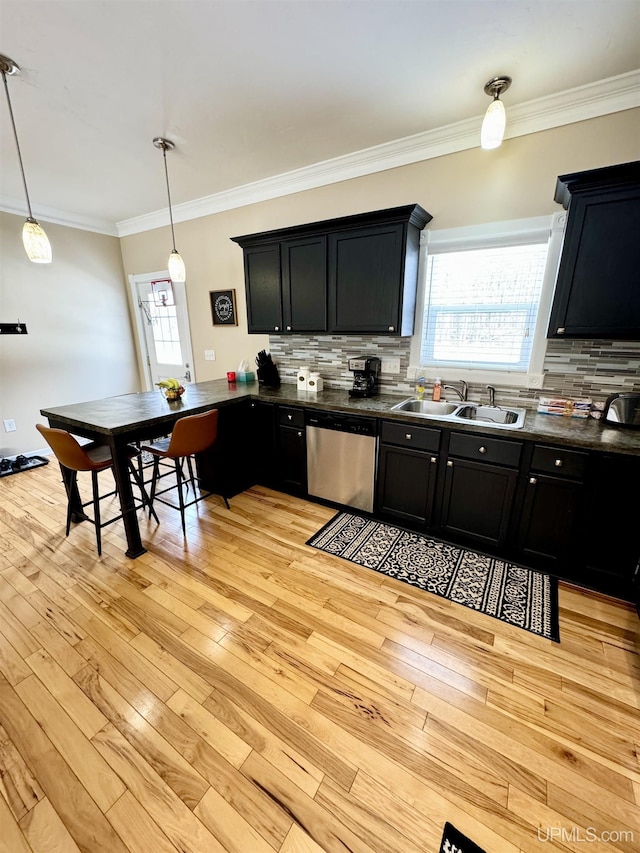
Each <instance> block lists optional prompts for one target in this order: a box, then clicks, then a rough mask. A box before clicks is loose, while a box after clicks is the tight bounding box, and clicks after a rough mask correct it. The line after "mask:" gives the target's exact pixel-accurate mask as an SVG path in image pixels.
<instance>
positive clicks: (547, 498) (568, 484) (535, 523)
mask: <svg viewBox="0 0 640 853" xmlns="http://www.w3.org/2000/svg"><path fill="white" fill-rule="evenodd" d="M523 488H524V501H523V504H522V514H521V516H520V523H519V526H518V534H517V543H516V548H517V553H518V555H520V556H521V557H522V558H523V559H524V558H526V560H527V562H528V564H530V565H532V566H538V567H540V568H543V569H549V570H550V571H554V572H556V573H557V574H560V575H562V576H563V577H566V578H567V579H569V580H571V579H573V580H577V577H576V569H575V566H576V565H577V564H578V562H579V559H580V554H579V545H580V543H579V541H578V540H577V537H576V524H577V521H578V519H579V517H580V509H581V506H582V500H583V495H584V484H583V483H581V482H576V481H574V480H564V479H560V478H558V477H550V476H547V475H545V474H531V475H530V476H529V477H528V479H527V481H526V483H525V484H524V487H523Z"/></svg>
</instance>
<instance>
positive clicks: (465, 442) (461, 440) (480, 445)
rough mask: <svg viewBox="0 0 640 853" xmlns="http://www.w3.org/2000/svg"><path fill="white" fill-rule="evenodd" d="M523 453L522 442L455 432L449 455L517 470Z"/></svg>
mask: <svg viewBox="0 0 640 853" xmlns="http://www.w3.org/2000/svg"><path fill="white" fill-rule="evenodd" d="M521 452H522V442H521V441H504V440H502V439H499V438H487V437H486V436H484V435H468V434H466V433H461V432H454V433H452V434H451V441H450V443H449V454H450V455H451V456H462V457H463V458H465V459H477V460H479V461H481V462H497V463H498V464H499V465H508V466H509V467H511V468H517V467H518V464H519V462H520V453H521Z"/></svg>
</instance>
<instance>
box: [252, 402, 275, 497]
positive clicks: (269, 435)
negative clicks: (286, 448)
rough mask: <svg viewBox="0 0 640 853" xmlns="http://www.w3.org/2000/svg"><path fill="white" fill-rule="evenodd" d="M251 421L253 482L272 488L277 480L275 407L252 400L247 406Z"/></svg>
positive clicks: (271, 404)
mask: <svg viewBox="0 0 640 853" xmlns="http://www.w3.org/2000/svg"><path fill="white" fill-rule="evenodd" d="M249 417H250V420H251V445H250V447H251V450H250V459H251V466H252V470H253V477H252V479H253V482H254V483H259V484H260V485H261V486H269V487H273V486H275V485H276V483H277V480H278V468H277V464H276V461H277V460H276V406H275V404H274V403H265V402H262V401H260V400H252V401H251V403H250V404H249Z"/></svg>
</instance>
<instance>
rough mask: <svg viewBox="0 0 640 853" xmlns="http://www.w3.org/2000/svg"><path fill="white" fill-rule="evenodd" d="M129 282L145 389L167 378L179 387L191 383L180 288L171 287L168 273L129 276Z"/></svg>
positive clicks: (185, 315) (188, 339)
mask: <svg viewBox="0 0 640 853" xmlns="http://www.w3.org/2000/svg"><path fill="white" fill-rule="evenodd" d="M130 281H131V284H132V287H133V298H134V300H135V303H136V305H137V317H136V320H137V324H136V325H137V330H138V339H139V343H140V348H141V351H142V354H143V358H144V360H145V361H146V377H145V378H146V380H147V387H148V388H149V389H151V388H154V387H155V383H156V382H159V381H160V380H161V379H168V378H169V377H173V378H174V379H178V380H179V381H180V382H182V384H183V385H186V384H188V383H189V382H195V376H194V372H193V355H192V351H191V336H190V333H189V315H188V312H187V299H186V290H185V286H184V284H176V283H172V282H171V280H170V279H169V276H168V273H149V274H148V275H138V276H130Z"/></svg>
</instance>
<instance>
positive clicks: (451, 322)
mask: <svg viewBox="0 0 640 853" xmlns="http://www.w3.org/2000/svg"><path fill="white" fill-rule="evenodd" d="M546 260H547V241H545V242H542V243H530V244H526V245H507V246H496V245H492V246H490V247H488V248H475V249H466V250H464V251H444V252H437V250H436V251H435V252H432V253H430V254H429V255H428V257H427V265H426V287H425V301H424V317H423V322H422V338H421V347H420V363H421V364H424V365H434V366H442V367H448V366H452V367H468V368H482V369H487V370H509V371H522V372H526V371H527V370H528V369H529V362H530V359H531V351H532V346H533V340H534V332H535V328H536V320H537V317H538V307H539V305H540V296H541V292H542V285H543V279H544V274H545V264H546Z"/></svg>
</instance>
